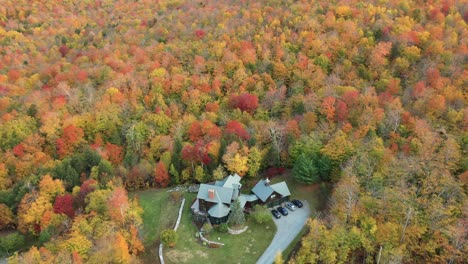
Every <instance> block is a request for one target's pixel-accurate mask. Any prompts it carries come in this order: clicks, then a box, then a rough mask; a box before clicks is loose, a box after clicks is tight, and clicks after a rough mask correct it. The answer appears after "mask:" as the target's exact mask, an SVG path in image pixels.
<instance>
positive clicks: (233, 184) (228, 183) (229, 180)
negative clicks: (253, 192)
mask: <svg viewBox="0 0 468 264" xmlns="http://www.w3.org/2000/svg"><path fill="white" fill-rule="evenodd" d="M240 180H241V177H240V176H239V175H237V173H236V174H234V175H229V176H227V177H226V178H224V179H223V180H221V181H216V182H215V185H216V186H219V187H225V188H233V189H236V188H239V189H240V188H241V187H242V184H240Z"/></svg>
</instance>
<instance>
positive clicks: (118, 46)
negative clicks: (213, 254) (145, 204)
mask: <svg viewBox="0 0 468 264" xmlns="http://www.w3.org/2000/svg"><path fill="white" fill-rule="evenodd" d="M0 3H1V4H0V255H3V256H4V257H8V261H9V262H10V263H139V262H140V260H139V255H140V254H141V253H142V252H143V251H144V250H145V248H144V246H143V244H142V240H141V237H142V234H141V225H142V219H141V214H142V209H141V207H140V206H139V204H138V201H137V199H136V198H129V195H128V194H129V192H133V191H136V190H142V189H148V188H161V187H167V186H175V185H179V184H186V183H205V182H210V181H213V180H219V179H222V178H223V177H224V176H226V175H228V174H230V173H237V174H239V175H240V176H242V177H244V178H250V179H260V178H262V177H265V175H267V176H268V175H269V174H274V173H275V172H278V171H284V170H288V171H290V172H291V174H292V175H293V177H294V178H295V179H296V180H297V181H299V182H302V183H304V184H330V185H332V186H333V191H332V194H331V196H330V197H329V202H328V206H327V209H326V210H325V211H324V212H322V213H321V214H319V216H317V217H314V218H311V219H310V220H309V221H308V232H307V234H306V235H305V236H304V237H303V238H302V240H301V242H300V245H299V246H298V249H297V250H296V252H295V254H293V256H291V258H290V259H288V260H286V261H287V262H289V263H376V262H379V261H380V262H381V263H463V262H464V261H463V259H466V257H467V252H468V248H467V247H468V244H467V240H466V239H467V236H468V232H467V228H468V224H467V219H468V215H467V214H468V203H467V199H466V193H467V189H466V188H467V184H468V173H467V172H466V170H467V168H468V155H467V153H466V152H467V146H468V145H467V144H468V133H467V129H468V108H467V107H466V91H467V87H468V85H467V83H468V68H467V59H468V56H467V55H468V46H467V45H468V28H467V22H468V5H467V4H468V2H467V1H465V0H461V1H456V0H429V1H423V0H369V1H358V0H332V1H328V0H300V1H294V0H269V1H249V0H241V1H237V0H191V1H189V0H159V1H153V0H135V1H124V0H64V1H57V0H51V1H29V0H15V1H8V0H6V1H5V0H0ZM109 241H112V243H109Z"/></svg>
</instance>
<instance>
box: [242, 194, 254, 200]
mask: <svg viewBox="0 0 468 264" xmlns="http://www.w3.org/2000/svg"><path fill="white" fill-rule="evenodd" d="M240 196H244V197H245V199H246V200H247V202H254V201H257V200H258V197H257V195H255V194H241V195H240Z"/></svg>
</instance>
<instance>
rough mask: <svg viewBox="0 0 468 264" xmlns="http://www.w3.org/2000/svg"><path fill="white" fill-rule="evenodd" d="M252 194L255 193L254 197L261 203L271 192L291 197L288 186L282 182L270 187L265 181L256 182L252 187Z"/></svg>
mask: <svg viewBox="0 0 468 264" xmlns="http://www.w3.org/2000/svg"><path fill="white" fill-rule="evenodd" d="M252 192H253V193H255V195H257V196H258V198H260V200H262V201H263V202H265V201H266V200H267V199H268V197H270V195H271V194H272V193H273V192H277V193H278V194H280V195H281V196H289V195H291V193H290V192H289V188H288V185H287V184H286V182H284V181H282V182H279V183H276V184H272V185H270V184H265V180H260V181H258V182H257V184H256V185H255V187H253V189H252Z"/></svg>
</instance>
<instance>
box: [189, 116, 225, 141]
mask: <svg viewBox="0 0 468 264" xmlns="http://www.w3.org/2000/svg"><path fill="white" fill-rule="evenodd" d="M188 136H189V139H190V140H191V141H193V142H196V141H197V140H200V139H205V140H206V141H210V140H213V139H216V138H219V137H220V136H221V129H220V128H219V127H217V126H216V125H215V124H213V122H211V121H209V120H203V121H195V122H193V123H192V124H190V128H189V130H188Z"/></svg>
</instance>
